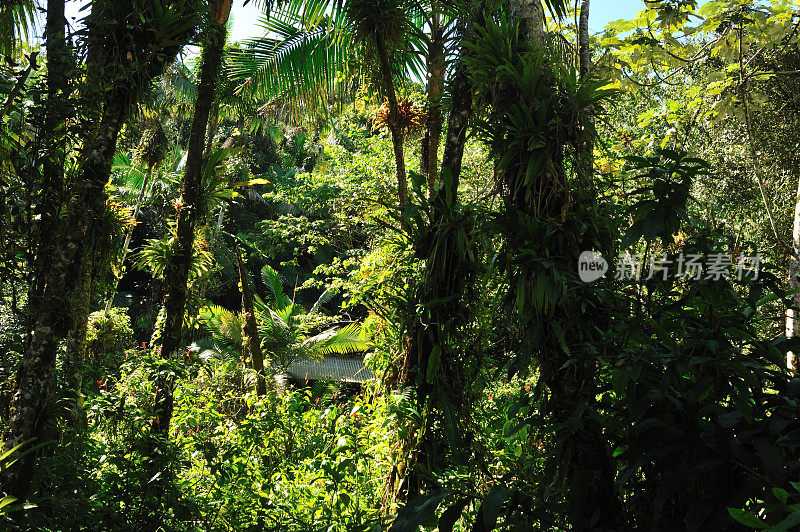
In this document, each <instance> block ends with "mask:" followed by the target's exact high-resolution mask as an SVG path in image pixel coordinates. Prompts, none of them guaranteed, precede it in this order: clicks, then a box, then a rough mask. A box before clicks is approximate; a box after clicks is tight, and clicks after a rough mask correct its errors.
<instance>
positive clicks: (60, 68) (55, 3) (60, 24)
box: [34, 0, 69, 294]
mask: <svg viewBox="0 0 800 532" xmlns="http://www.w3.org/2000/svg"><path fill="white" fill-rule="evenodd" d="M64 4H65V1H64V0H52V1H48V2H47V22H46V25H45V40H46V45H47V104H46V105H47V109H46V111H45V119H44V124H43V125H42V131H41V132H40V135H39V138H40V140H41V139H47V141H46V144H48V145H47V146H46V148H47V149H48V151H49V152H50V153H49V154H48V155H47V157H45V158H44V161H43V163H42V201H41V204H40V208H39V212H38V213H37V214H38V215H39V219H40V226H39V230H40V231H41V234H42V235H43V238H47V237H48V236H50V235H52V232H53V229H54V228H55V224H56V223H57V222H56V220H57V218H58V212H59V207H60V205H61V202H62V200H63V197H62V196H63V192H64V191H63V188H64V157H65V146H66V137H65V135H64V131H63V128H64V120H65V119H66V118H67V111H66V98H67V96H68V86H69V84H68V79H67V75H68V71H67V70H68V69H67V64H68V61H69V54H68V52H67V43H66V38H65V36H64V32H65V24H66V19H65V18H64ZM51 139H52V140H51ZM43 144H45V143H43ZM48 260H49V257H48V256H47V255H46V254H39V256H38V257H37V262H39V263H40V265H41V266H42V267H43V268H44V269H45V270H46V269H47V266H46V263H47V261H48ZM40 279H41V277H40ZM37 289H38V290H39V294H41V291H40V290H42V289H43V287H42V286H37V287H35V288H34V290H37Z"/></svg>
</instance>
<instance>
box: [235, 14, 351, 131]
mask: <svg viewBox="0 0 800 532" xmlns="http://www.w3.org/2000/svg"><path fill="white" fill-rule="evenodd" d="M328 4H329V2H327V1H324V0H306V1H302V0H294V1H290V2H288V3H287V4H286V5H284V6H282V7H281V8H280V9H279V10H277V11H276V12H274V13H273V14H272V16H270V17H268V18H263V19H262V20H261V26H262V28H263V30H264V34H265V36H264V37H261V38H257V39H252V40H249V41H247V42H245V43H244V48H243V49H242V50H238V51H234V52H232V53H231V54H230V73H231V79H232V80H234V81H235V83H237V84H238V89H237V94H238V95H239V96H240V97H241V98H243V99H249V100H252V99H255V100H258V101H260V102H262V103H263V106H262V112H264V113H269V112H273V113H279V114H280V113H283V114H284V115H286V116H285V118H288V119H290V120H294V121H299V120H300V118H301V116H302V115H303V114H309V115H310V114H315V113H316V114H321V115H327V113H328V108H329V106H330V105H331V104H332V103H335V102H341V101H343V100H344V99H345V97H346V94H347V93H348V91H350V90H351V89H352V88H353V85H352V83H348V80H350V79H352V77H353V75H354V72H355V69H354V65H355V64H356V59H357V48H356V47H355V46H353V45H352V33H351V32H350V31H349V28H348V27H347V26H346V25H345V19H344V17H343V15H342V12H341V10H340V9H337V8H334V9H333V10H332V11H331V12H330V13H327V12H326V9H327V6H328Z"/></svg>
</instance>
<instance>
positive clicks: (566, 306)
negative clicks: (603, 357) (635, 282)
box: [501, 0, 621, 530]
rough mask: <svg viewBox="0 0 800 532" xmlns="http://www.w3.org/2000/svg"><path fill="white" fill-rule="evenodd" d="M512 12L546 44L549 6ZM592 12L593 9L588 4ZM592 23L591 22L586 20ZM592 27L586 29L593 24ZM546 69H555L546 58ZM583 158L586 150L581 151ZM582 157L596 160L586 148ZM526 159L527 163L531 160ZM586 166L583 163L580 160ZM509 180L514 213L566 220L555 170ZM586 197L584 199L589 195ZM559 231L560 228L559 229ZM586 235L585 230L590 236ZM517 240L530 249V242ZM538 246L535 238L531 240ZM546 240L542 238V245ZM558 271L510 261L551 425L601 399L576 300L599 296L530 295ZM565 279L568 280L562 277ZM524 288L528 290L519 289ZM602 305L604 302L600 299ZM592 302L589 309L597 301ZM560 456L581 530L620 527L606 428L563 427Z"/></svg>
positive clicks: (558, 245) (585, 317)
mask: <svg viewBox="0 0 800 532" xmlns="http://www.w3.org/2000/svg"><path fill="white" fill-rule="evenodd" d="M511 12H512V14H514V15H515V16H516V17H517V21H518V22H519V27H520V30H519V31H520V34H519V39H520V44H521V45H522V47H523V49H531V48H535V47H537V46H541V45H543V44H545V43H546V36H545V33H544V28H543V19H542V15H543V11H542V9H541V5H540V3H539V1H538V0H514V1H512V2H511ZM586 15H587V17H588V7H587V10H586ZM587 27H588V26H587ZM587 31H588V30H587ZM544 68H550V67H549V66H548V65H547V64H546V63H545V65H544ZM551 149H552V156H551V160H553V161H555V162H556V166H558V161H559V160H563V158H564V152H563V147H561V146H559V145H558V144H557V143H555V144H554V145H553V146H552V147H551ZM578 156H579V157H581V155H580V154H578ZM581 159H582V160H583V161H584V163H585V161H586V160H590V157H589V156H588V154H583V156H582V157H581ZM526 162H527V161H526ZM579 164H580V163H579ZM509 171H510V172H511V173H510V175H509V176H508V177H505V178H504V177H502V176H501V178H503V179H504V180H505V181H506V187H505V189H506V193H505V194H506V198H505V205H506V209H507V210H508V211H509V214H510V215H511V216H512V218H513V217H524V218H529V219H532V220H537V221H538V223H541V224H547V223H550V224H557V223H558V222H553V221H554V220H559V219H560V220H561V224H562V225H563V224H564V219H565V217H564V213H565V211H564V210H562V207H563V206H564V205H566V204H568V203H567V202H568V201H570V200H569V194H568V193H567V192H566V191H565V190H563V189H561V188H559V187H558V185H556V184H555V181H554V180H553V179H551V178H550V177H549V176H546V175H542V176H539V177H538V179H537V183H536V184H530V185H527V184H523V185H520V186H517V184H518V182H517V181H515V179H516V178H515V177H514V176H515V172H516V171H517V169H516V167H513V166H512V167H510V169H509ZM576 193H577V194H579V195H580V196H581V197H584V196H585V197H586V200H587V201H592V198H590V197H589V196H591V191H589V190H578V191H576ZM580 201H584V200H583V199H582V200H580ZM554 229H555V228H554ZM520 238H527V237H525V236H521V235H519V234H518V233H512V234H509V235H508V239H509V241H511V242H514V241H518V240H519V239H520ZM584 238H585V236H584ZM577 240H578V239H577V238H576V239H575V242H574V243H570V241H569V240H567V241H565V240H564V239H558V238H553V239H551V240H549V241H548V242H547V246H548V247H549V248H550V249H549V255H550V256H554V257H572V256H573V253H574V252H575V250H574V249H573V247H574V246H575V245H577ZM518 245H522V246H523V247H529V245H528V244H525V243H524V242H523V243H521V244H518ZM530 245H532V244H530ZM537 245H539V246H541V243H537ZM559 269H560V270H561V271H562V272H565V273H566V275H571V273H569V272H575V270H574V264H573V263H572V262H571V261H570V262H569V263H568V264H567V263H564V264H560V265H559ZM551 272H552V270H544V271H542V270H539V269H537V267H536V266H531V264H529V263H527V262H525V261H524V260H523V261H522V262H520V263H515V262H514V261H513V260H512V261H510V265H509V272H508V273H509V286H510V289H509V300H510V301H524V302H525V304H526V305H528V309H526V310H525V312H517V313H516V314H514V318H515V320H516V321H517V322H518V323H517V324H516V325H517V328H518V329H519V331H520V337H519V338H518V340H519V344H520V347H521V350H522V351H525V352H530V353H532V354H535V355H536V356H537V357H538V358H539V366H540V377H539V378H540V380H541V381H542V383H543V384H544V385H545V386H546V387H547V389H548V390H549V392H550V397H549V399H548V400H547V401H546V402H545V403H544V405H543V408H544V409H545V412H546V414H547V416H548V417H549V421H550V423H551V424H552V425H553V426H563V425H564V424H565V423H566V422H567V421H568V420H569V419H571V418H573V417H574V416H575V414H576V412H577V411H578V410H579V409H580V408H581V407H582V405H583V406H584V407H585V406H586V405H590V408H591V405H592V404H594V403H595V402H596V395H597V383H596V382H595V375H594V372H595V369H596V362H595V358H594V356H593V355H592V353H591V352H589V351H588V350H587V349H586V348H585V345H584V343H585V342H588V341H591V340H590V339H591V336H590V335H591V334H592V333H591V331H592V330H593V329H594V328H593V327H592V324H593V323H595V322H596V320H597V319H598V317H597V316H594V315H590V314H587V312H586V310H585V308H584V307H582V306H581V305H580V304H579V303H576V301H575V300H574V299H575V298H580V297H585V298H586V300H587V301H589V300H591V298H593V297H594V296H593V295H592V292H591V291H589V292H587V293H586V294H584V295H583V296H582V295H581V294H577V293H576V294H574V295H572V296H571V297H570V298H567V299H565V298H554V299H553V301H551V302H550V304H548V305H547V307H546V308H544V309H537V308H536V307H535V306H531V305H530V303H529V299H530V297H531V292H532V290H534V288H532V287H534V286H536V283H535V278H536V277H537V276H539V275H552V273H551ZM561 282H568V281H566V280H562V281H561ZM519 291H521V292H522V293H520V292H519ZM598 304H599V302H598ZM591 306H592V305H590V304H588V303H587V305H586V307H591ZM558 440H559V445H560V456H561V457H562V458H561V459H560V460H559V463H558V466H559V468H561V469H562V471H563V472H564V483H565V484H564V490H565V491H564V496H565V498H566V503H567V518H568V520H569V522H570V524H571V525H572V526H573V527H574V528H575V529H576V530H587V529H589V528H590V527H593V529H602V530H607V529H610V530H617V529H619V528H620V525H621V506H620V503H619V500H618V498H617V495H616V491H615V490H614V468H613V465H612V461H611V454H610V450H609V446H608V442H607V441H606V440H605V438H604V437H603V434H602V430H601V428H600V426H599V425H598V424H597V423H596V422H594V421H593V420H592V419H591V418H590V417H589V416H584V419H583V420H582V421H581V425H580V427H579V428H578V429H577V430H574V431H561V432H560V433H559V434H558Z"/></svg>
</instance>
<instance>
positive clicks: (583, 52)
mask: <svg viewBox="0 0 800 532" xmlns="http://www.w3.org/2000/svg"><path fill="white" fill-rule="evenodd" d="M578 63H579V70H580V74H581V78H585V77H586V76H588V75H589V71H590V70H591V69H592V56H591V52H590V50H589V0H581V14H580V19H579V22H578Z"/></svg>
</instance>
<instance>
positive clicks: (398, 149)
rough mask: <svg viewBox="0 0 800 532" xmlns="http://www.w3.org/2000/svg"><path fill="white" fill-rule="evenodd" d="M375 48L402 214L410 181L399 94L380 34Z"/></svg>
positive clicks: (377, 35) (377, 36)
mask: <svg viewBox="0 0 800 532" xmlns="http://www.w3.org/2000/svg"><path fill="white" fill-rule="evenodd" d="M375 48H376V49H377V51H378V60H379V62H380V71H381V81H382V83H383V91H384V92H385V93H386V100H387V101H388V102H389V132H390V133H391V135H392V147H393V148H394V166H395V173H396V174H397V200H398V203H399V205H400V212H401V213H402V212H403V211H404V210H405V208H406V205H408V180H407V178H406V159H405V155H404V154H403V131H402V130H401V128H400V125H399V124H398V117H399V115H400V110H399V107H398V105H397V92H396V91H395V90H394V79H393V76H392V65H391V63H390V62H389V50H388V48H387V46H386V41H385V39H384V37H383V35H382V34H381V33H380V32H378V33H377V34H376V35H375Z"/></svg>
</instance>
